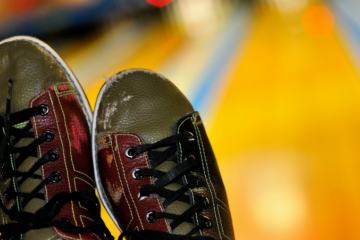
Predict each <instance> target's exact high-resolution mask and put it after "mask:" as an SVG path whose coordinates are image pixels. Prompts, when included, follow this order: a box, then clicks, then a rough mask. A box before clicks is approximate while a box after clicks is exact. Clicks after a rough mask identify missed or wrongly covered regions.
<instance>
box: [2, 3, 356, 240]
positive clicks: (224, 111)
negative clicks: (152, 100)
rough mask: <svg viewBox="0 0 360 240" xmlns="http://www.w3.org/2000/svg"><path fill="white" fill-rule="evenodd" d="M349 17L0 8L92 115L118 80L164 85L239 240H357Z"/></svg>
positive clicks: (202, 8) (215, 7) (242, 6)
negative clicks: (196, 129)
mask: <svg viewBox="0 0 360 240" xmlns="http://www.w3.org/2000/svg"><path fill="white" fill-rule="evenodd" d="M359 12H360V1H358V0H332V1H330V0H329V1H320V0H319V1H315V0H258V1H250V0H248V1H245V0H243V1H240V0H237V1H236V0H173V1H171V0H1V1H0V36H1V38H5V37H7V36H11V35H15V34H27V35H33V36H37V37H39V38H41V39H43V40H45V41H48V42H49V44H50V45H51V46H53V47H54V48H55V49H56V50H57V51H58V52H59V53H60V55H61V56H62V57H63V58H64V59H65V60H66V62H67V63H68V64H69V65H70V66H71V68H72V69H73V71H74V72H75V74H76V75H77V76H78V78H79V80H80V81H81V83H82V84H83V85H84V87H85V90H86V92H87V93H88V97H89V100H90V102H91V104H92V105H93V104H94V102H95V98H96V95H97V93H98V91H99V88H100V86H101V85H102V84H103V82H104V81H105V79H107V78H108V77H109V76H111V75H112V74H114V73H116V72H118V71H120V70H123V69H126V68H133V67H136V68H149V69H153V70H156V71H159V72H161V73H163V74H164V75H166V76H167V77H168V78H170V79H171V80H172V81H174V83H175V84H176V85H177V86H178V87H179V88H180V89H181V90H182V91H184V93H185V94H186V95H187V96H188V97H189V99H191V101H192V103H193V104H194V106H195V107H196V108H197V109H198V110H199V111H200V112H201V114H202V116H203V118H204V120H205V124H206V126H207V130H208V134H209V136H210V139H211V141H212V144H213V147H214V150H215V152H216V154H217V158H218V162H219V165H220V168H221V172H222V175H223V179H224V182H225V185H226V188H227V192H228V198H229V202H230V206H231V211H232V217H233V222H234V227H235V231H236V239H239V240H240V239H242V240H304V239H309V240H320V239H321V240H322V239H324V240H331V239H337V240H340V239H341V240H343V239H344V240H358V239H360V174H359V172H360V75H359V69H360V14H359ZM103 214H104V217H105V218H106V222H107V224H108V225H109V227H110V228H111V231H112V232H113V233H114V234H118V231H117V230H116V229H115V227H114V225H113V224H112V223H111V221H110V220H109V218H108V217H106V214H105V213H103Z"/></svg>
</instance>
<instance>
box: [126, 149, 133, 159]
mask: <svg viewBox="0 0 360 240" xmlns="http://www.w3.org/2000/svg"><path fill="white" fill-rule="evenodd" d="M125 156H126V157H127V158H130V159H133V158H134V157H135V149H134V148H132V147H129V148H127V149H126V150H125Z"/></svg>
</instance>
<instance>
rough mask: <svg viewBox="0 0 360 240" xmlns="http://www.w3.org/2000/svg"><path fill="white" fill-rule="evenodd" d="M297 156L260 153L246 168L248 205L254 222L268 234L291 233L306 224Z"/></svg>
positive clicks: (251, 158) (305, 210) (251, 159)
mask: <svg viewBox="0 0 360 240" xmlns="http://www.w3.org/2000/svg"><path fill="white" fill-rule="evenodd" d="M298 159H299V156H296V155H295V154H289V153H284V152H276V151H269V152H259V153H256V154H255V155H254V156H251V157H250V159H247V160H249V165H248V166H247V167H245V169H244V170H245V176H246V177H245V185H246V192H247V199H248V203H247V204H248V207H249V210H250V214H251V216H252V218H253V221H254V223H255V224H256V225H257V227H258V229H259V230H261V231H262V232H266V233H268V234H271V235H282V236H283V235H292V234H295V233H296V232H298V231H299V230H300V229H301V228H302V227H303V226H304V223H305V220H306V216H307V206H306V200H305V194H304V190H303V186H302V185H301V182H300V179H301V178H302V176H301V172H300V170H299V168H298V165H297V164H296V163H295V162H297V161H298Z"/></svg>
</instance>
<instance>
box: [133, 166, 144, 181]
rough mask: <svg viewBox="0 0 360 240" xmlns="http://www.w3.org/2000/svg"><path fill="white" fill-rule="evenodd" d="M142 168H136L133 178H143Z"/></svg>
mask: <svg viewBox="0 0 360 240" xmlns="http://www.w3.org/2000/svg"><path fill="white" fill-rule="evenodd" d="M140 173H141V170H140V169H139V168H135V169H134V170H133V171H132V173H131V176H132V178H133V179H135V180H140V179H142V176H141V174H140Z"/></svg>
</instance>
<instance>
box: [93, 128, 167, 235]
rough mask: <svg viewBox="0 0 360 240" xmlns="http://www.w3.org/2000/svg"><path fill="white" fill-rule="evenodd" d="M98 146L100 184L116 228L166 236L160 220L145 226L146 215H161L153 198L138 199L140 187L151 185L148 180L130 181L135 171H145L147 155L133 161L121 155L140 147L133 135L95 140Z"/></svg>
mask: <svg viewBox="0 0 360 240" xmlns="http://www.w3.org/2000/svg"><path fill="white" fill-rule="evenodd" d="M98 143H99V145H100V148H99V151H98V161H99V168H100V173H101V180H102V184H103V186H104V188H105V191H106V194H107V196H108V198H109V200H110V201H111V204H112V208H113V210H114V212H115V215H116V217H117V220H118V222H119V225H120V226H121V227H122V228H123V230H125V229H131V230H134V229H137V230H143V229H147V230H155V231H162V232H169V226H168V225H167V223H166V221H165V220H164V219H159V220H156V221H155V222H154V223H149V222H148V221H147V220H146V215H147V213H148V212H150V211H156V212H161V211H163V209H162V205H161V204H160V202H159V200H158V199H157V198H156V197H152V196H149V197H145V198H143V199H139V195H138V194H139V192H140V188H141V186H144V185H147V184H151V183H152V180H151V179H150V178H148V177H146V178H143V179H139V180H137V179H134V178H133V177H132V173H133V171H134V170H135V169H136V168H148V167H149V159H148V156H147V154H141V155H139V156H137V157H136V158H134V159H130V158H128V157H126V155H125V152H126V150H127V149H128V148H129V147H131V146H136V145H139V144H142V142H141V140H140V138H139V137H137V136H136V135H133V134H125V133H112V134H109V135H103V136H101V137H100V138H98Z"/></svg>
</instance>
